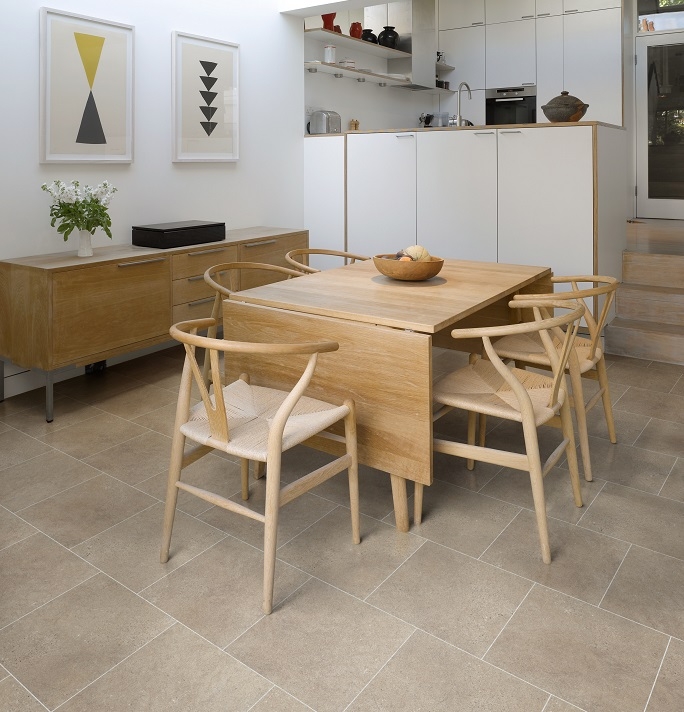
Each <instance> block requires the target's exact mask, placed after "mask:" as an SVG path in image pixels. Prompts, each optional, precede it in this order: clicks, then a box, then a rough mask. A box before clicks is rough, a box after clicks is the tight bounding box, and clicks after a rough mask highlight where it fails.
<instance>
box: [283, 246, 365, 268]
mask: <svg viewBox="0 0 684 712" xmlns="http://www.w3.org/2000/svg"><path fill="white" fill-rule="evenodd" d="M310 255H328V256H330V257H343V258H344V260H345V262H344V264H347V260H348V261H349V262H348V263H349V264H354V262H356V260H369V259H370V257H366V256H365V255H355V254H354V253H353V252H342V251H340V250H323V249H317V248H313V247H310V248H309V247H306V248H304V247H302V248H299V249H296V250H290V251H289V252H288V253H287V254H286V255H285V261H286V262H288V263H289V264H291V265H292V266H293V267H295V268H297V269H298V270H300V271H301V272H305V273H306V274H313V273H315V272H320V271H321V270H319V269H316V268H315V267H310V266H309V256H310Z"/></svg>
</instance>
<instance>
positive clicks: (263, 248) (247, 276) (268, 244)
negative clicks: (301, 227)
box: [239, 232, 309, 289]
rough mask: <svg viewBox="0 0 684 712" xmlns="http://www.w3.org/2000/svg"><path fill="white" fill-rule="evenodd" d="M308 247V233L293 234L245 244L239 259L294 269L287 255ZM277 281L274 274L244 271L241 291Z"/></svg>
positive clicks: (242, 246) (241, 277) (241, 248)
mask: <svg viewBox="0 0 684 712" xmlns="http://www.w3.org/2000/svg"><path fill="white" fill-rule="evenodd" d="M308 246H309V234H308V232H293V233H291V234H289V235H283V236H282V237H277V238H266V239H263V240H254V241H253V242H245V243H243V244H241V245H240V251H239V258H240V261H241V262H263V263H265V264H269V265H278V266H279V267H292V265H290V264H289V263H288V262H286V260H285V254H286V253H287V252H289V251H290V250H295V249H298V248H302V247H308ZM283 278H284V277H283ZM277 281H279V280H278V279H276V278H275V275H274V274H273V273H272V272H271V273H270V274H269V273H268V272H261V271H259V272H255V273H249V272H247V271H244V272H242V274H241V275H240V289H251V288H252V287H260V286H261V285H263V284H268V283H269V282H277Z"/></svg>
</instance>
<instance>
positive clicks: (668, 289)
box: [618, 282, 684, 295]
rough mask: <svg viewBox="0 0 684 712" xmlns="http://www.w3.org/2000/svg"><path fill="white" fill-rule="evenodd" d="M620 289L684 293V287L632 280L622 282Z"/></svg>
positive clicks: (658, 292)
mask: <svg viewBox="0 0 684 712" xmlns="http://www.w3.org/2000/svg"><path fill="white" fill-rule="evenodd" d="M619 289H620V290H621V291H635V292H655V293H656V294H676V295H680V294H683V295H684V287H662V286H660V285H655V284H634V283H632V282H622V284H621V285H620V287H619ZM618 293H619V292H618Z"/></svg>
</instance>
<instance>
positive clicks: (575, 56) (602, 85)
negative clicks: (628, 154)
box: [563, 8, 623, 126]
mask: <svg viewBox="0 0 684 712" xmlns="http://www.w3.org/2000/svg"><path fill="white" fill-rule="evenodd" d="M563 26H564V29H563V57H564V70H563V71H564V89H566V90H567V91H569V92H570V94H572V95H573V96H577V97H579V98H580V99H581V100H582V101H583V102H584V103H585V104H589V108H588V109H587V113H586V114H585V115H584V120H585V121H604V122H606V123H611V124H616V125H618V126H622V122H623V121H622V113H623V112H622V11H621V10H620V8H613V9H610V10H599V11H597V12H577V13H573V14H566V15H564V16H563Z"/></svg>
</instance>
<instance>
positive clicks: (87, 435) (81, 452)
mask: <svg viewBox="0 0 684 712" xmlns="http://www.w3.org/2000/svg"><path fill="white" fill-rule="evenodd" d="M144 432H145V430H144V428H142V427H141V426H139V425H134V424H133V423H131V422H130V421H128V420H124V419H122V418H117V417H116V416H114V415H111V414H109V413H102V414H100V415H96V416H95V417H93V418H88V420H84V421H83V422H81V423H77V424H76V425H70V426H69V427H66V428H62V429H61V430H57V431H55V432H53V433H49V434H48V435H44V436H43V437H42V438H41V439H42V440H43V442H45V443H47V444H48V445H51V446H52V447H54V448H56V449H57V450H61V451H62V452H65V453H67V455H71V456H72V457H77V458H79V459H83V458H86V457H89V456H90V455H94V454H95V453H96V452H100V451H101V450H106V449H108V448H110V447H113V446H114V445H119V444H120V443H123V442H125V441H126V440H131V439H132V438H134V437H136V436H137V435H142V434H143V433H144ZM0 437H2V436H1V435H0Z"/></svg>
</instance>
